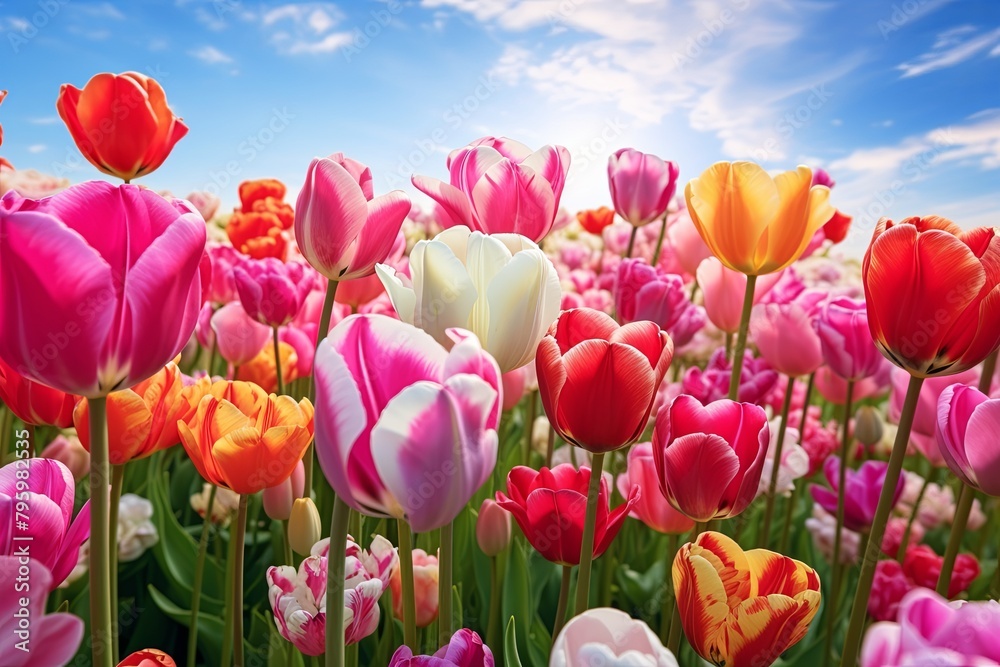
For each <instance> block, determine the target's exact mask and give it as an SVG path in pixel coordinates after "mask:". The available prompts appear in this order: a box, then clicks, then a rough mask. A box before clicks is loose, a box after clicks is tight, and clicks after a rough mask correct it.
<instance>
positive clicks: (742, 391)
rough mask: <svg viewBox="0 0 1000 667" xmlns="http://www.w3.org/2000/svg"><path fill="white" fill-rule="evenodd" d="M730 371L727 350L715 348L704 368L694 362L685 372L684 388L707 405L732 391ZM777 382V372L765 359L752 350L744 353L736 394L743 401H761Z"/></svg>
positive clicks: (730, 366)
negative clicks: (752, 352)
mask: <svg viewBox="0 0 1000 667" xmlns="http://www.w3.org/2000/svg"><path fill="white" fill-rule="evenodd" d="M731 373H732V364H730V363H729V362H728V361H726V351H725V350H723V349H716V351H715V352H713V353H712V356H711V358H710V359H709V360H708V365H707V366H705V370H702V369H700V368H698V367H697V366H692V367H691V368H689V369H688V370H687V372H685V373H684V380H683V383H682V386H683V391H684V393H685V394H690V395H691V396H693V397H695V398H697V399H698V400H699V401H701V402H702V404H704V405H708V404H709V403H712V402H714V401H717V400H719V399H722V398H725V397H726V396H728V395H729V376H730V375H731ZM777 383H778V374H777V372H775V371H774V370H773V369H772V368H771V367H770V366H769V365H768V364H767V362H766V361H765V360H764V359H757V358H754V357H753V355H752V354H751V353H750V351H749V350H748V351H747V352H746V353H745V354H744V355H743V372H742V373H741V375H740V386H739V390H738V393H737V396H736V397H737V398H738V399H739V400H740V401H743V402H746V403H761V402H763V401H764V399H765V398H767V397H768V395H769V394H770V393H771V391H772V390H773V389H774V387H775V385H776V384H777Z"/></svg>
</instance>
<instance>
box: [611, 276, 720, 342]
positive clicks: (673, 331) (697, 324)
mask: <svg viewBox="0 0 1000 667" xmlns="http://www.w3.org/2000/svg"><path fill="white" fill-rule="evenodd" d="M688 294H689V291H688V289H687V288H686V287H685V285H684V281H683V279H682V278H681V277H680V276H678V275H671V274H667V273H664V272H663V271H662V270H661V269H660V268H658V267H656V268H654V267H652V266H649V264H647V263H646V260H644V259H625V260H623V261H622V263H621V264H619V265H618V274H617V279H616V281H615V292H614V298H615V306H616V308H617V311H618V318H619V320H621V322H622V323H623V324H627V323H629V322H635V321H637V320H649V321H650V322H655V323H657V324H659V325H660V328H661V329H663V330H665V331H666V332H667V333H669V334H670V337H671V338H672V339H673V341H674V345H676V346H678V347H679V346H681V345H686V344H687V343H688V342H690V340H691V338H693V337H694V334H695V333H697V332H698V331H699V330H700V329H701V328H702V327H703V326H704V325H705V310H704V309H703V308H701V307H700V306H695V305H694V304H693V303H691V301H690V300H689V299H688ZM678 334H681V336H678Z"/></svg>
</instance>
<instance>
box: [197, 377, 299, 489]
mask: <svg viewBox="0 0 1000 667" xmlns="http://www.w3.org/2000/svg"><path fill="white" fill-rule="evenodd" d="M312 416H313V409H312V404H311V403H310V402H309V401H308V399H302V401H301V402H300V403H296V402H295V401H294V400H293V399H292V398H291V397H289V396H275V395H274V394H270V395H269V394H268V393H267V392H265V391H264V390H263V389H261V388H260V387H258V386H257V385H255V384H252V383H250V382H230V381H226V380H220V381H219V382H216V383H215V384H213V385H212V386H211V387H210V388H209V390H208V392H207V393H206V394H205V396H204V397H203V398H202V399H201V402H200V403H199V404H198V409H197V411H196V412H195V414H194V416H193V417H191V419H189V420H188V421H187V422H186V423H185V422H181V423H179V424H177V430H178V432H179V433H180V437H181V443H182V444H183V445H184V449H185V450H187V453H188V455H189V456H190V457H191V461H192V462H193V463H194V466H195V468H197V469H198V472H199V473H200V474H201V476H202V477H204V478H205V479H206V480H207V481H209V482H211V483H212V484H215V485H216V486H224V487H226V488H227V489H232V490H233V491H235V492H236V493H240V494H247V493H257V492H258V491H260V490H262V489H265V488H267V487H269V486H274V485H275V484H279V483H280V482H283V481H284V480H286V479H288V477H289V476H290V475H291V474H292V471H294V470H295V466H296V464H298V462H299V461H300V460H301V459H302V455H303V454H304V453H305V451H306V447H308V446H309V442H310V441H311V440H312Z"/></svg>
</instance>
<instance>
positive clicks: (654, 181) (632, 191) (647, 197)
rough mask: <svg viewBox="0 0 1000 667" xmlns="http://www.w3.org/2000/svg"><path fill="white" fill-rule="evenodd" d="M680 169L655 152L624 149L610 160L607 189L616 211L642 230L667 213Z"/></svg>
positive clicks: (674, 163) (618, 151) (615, 153)
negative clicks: (642, 227)
mask: <svg viewBox="0 0 1000 667" xmlns="http://www.w3.org/2000/svg"><path fill="white" fill-rule="evenodd" d="M679 173H680V167H678V166H677V163H676V162H667V161H664V160H661V159H660V158H658V157H656V156H655V155H653V154H652V153H642V152H640V151H637V150H635V149H634V148H622V149H619V150H617V151H615V152H614V153H613V154H612V155H611V157H609V158H608V187H609V188H610V189H611V201H612V202H613V203H614V206H615V212H616V213H617V214H618V215H620V216H621V217H622V218H623V219H625V220H627V221H628V222H629V223H630V224H632V225H634V226H635V227H641V226H642V225H645V224H647V223H650V222H652V221H654V220H656V219H658V218H661V217H662V216H663V214H664V213H666V212H667V206H668V205H669V204H670V200H671V199H673V197H674V190H675V189H676V188H677V175H678V174H679Z"/></svg>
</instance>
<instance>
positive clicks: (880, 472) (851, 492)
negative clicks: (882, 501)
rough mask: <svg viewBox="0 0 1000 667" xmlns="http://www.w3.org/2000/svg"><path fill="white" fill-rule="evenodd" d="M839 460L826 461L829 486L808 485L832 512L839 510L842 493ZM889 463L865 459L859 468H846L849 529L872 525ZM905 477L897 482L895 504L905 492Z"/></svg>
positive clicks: (820, 501) (844, 490)
mask: <svg viewBox="0 0 1000 667" xmlns="http://www.w3.org/2000/svg"><path fill="white" fill-rule="evenodd" d="M840 465H841V464H840V459H839V458H838V457H836V456H831V457H830V458H828V459H827V460H826V462H825V463H824V464H823V475H824V476H826V482H827V484H829V485H830V488H829V489H827V488H826V487H823V486H818V485H816V484H813V485H811V486H810V487H809V492H810V493H811V494H812V497H813V500H815V501H816V503H817V504H819V505H820V506H821V507H822V508H823V509H825V510H826V511H827V512H829V513H831V514H835V513H836V512H837V496H838V493H839V492H840V489H839V487H840ZM887 467H888V464H887V463H886V462H885V461H865V462H864V463H862V464H861V467H860V468H858V469H857V470H852V469H850V468H848V469H847V475H846V486H845V488H844V489H843V494H844V525H845V526H847V527H848V528H849V529H850V530H853V531H857V532H861V531H864V530H867V529H868V528H870V527H871V525H872V520H873V519H874V518H875V508H876V507H877V506H878V497H879V494H880V493H882V487H883V486H885V473H886V468H887ZM904 486H905V484H904V482H903V479H902V478H900V479H899V480H898V481H897V483H896V492H895V494H894V495H893V498H892V504H893V505H895V504H896V503H897V502H899V498H900V497H901V496H902V495H903V487H904Z"/></svg>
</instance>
